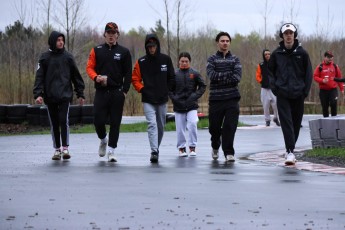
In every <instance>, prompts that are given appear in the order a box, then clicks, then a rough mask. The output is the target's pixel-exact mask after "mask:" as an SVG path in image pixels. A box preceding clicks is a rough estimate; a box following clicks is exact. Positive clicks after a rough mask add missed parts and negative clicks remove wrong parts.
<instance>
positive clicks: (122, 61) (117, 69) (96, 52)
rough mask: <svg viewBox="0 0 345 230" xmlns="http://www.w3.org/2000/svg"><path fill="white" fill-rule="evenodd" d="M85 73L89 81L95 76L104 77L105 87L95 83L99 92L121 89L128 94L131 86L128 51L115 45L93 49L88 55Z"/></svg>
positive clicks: (130, 60)
mask: <svg viewBox="0 0 345 230" xmlns="http://www.w3.org/2000/svg"><path fill="white" fill-rule="evenodd" d="M86 72H87V74H88V75H89V76H90V78H91V79H93V80H95V77H96V76H97V75H106V76H107V77H108V79H107V86H106V87H104V86H102V85H101V84H100V83H97V82H96V81H94V82H95V88H96V89H101V90H108V89H118V88H120V89H122V90H123V91H124V92H125V93H127V92H128V90H129V87H130V85H131V73H132V57H131V54H130V52H129V50H128V49H127V48H126V47H123V46H121V45H119V44H118V43H116V44H115V45H113V46H109V45H108V44H107V43H104V44H102V45H98V46H96V47H94V48H93V49H92V50H91V52H90V55H89V60H88V62H87V66H86Z"/></svg>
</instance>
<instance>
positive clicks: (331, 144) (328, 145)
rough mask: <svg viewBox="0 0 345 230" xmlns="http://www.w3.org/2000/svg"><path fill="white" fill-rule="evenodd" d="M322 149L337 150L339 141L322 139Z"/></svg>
mask: <svg viewBox="0 0 345 230" xmlns="http://www.w3.org/2000/svg"><path fill="white" fill-rule="evenodd" d="M323 146H324V148H338V147H341V145H340V141H338V140H337V139H323Z"/></svg>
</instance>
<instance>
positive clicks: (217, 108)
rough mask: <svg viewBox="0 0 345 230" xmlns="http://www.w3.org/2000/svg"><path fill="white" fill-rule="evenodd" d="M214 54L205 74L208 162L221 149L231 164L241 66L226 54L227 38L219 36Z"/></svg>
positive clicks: (225, 33)
mask: <svg viewBox="0 0 345 230" xmlns="http://www.w3.org/2000/svg"><path fill="white" fill-rule="evenodd" d="M215 41H216V43H217V46H218V51H217V52H216V53H215V54H213V55H211V56H210V57H209V58H208V59H207V66H206V73H207V77H208V78H209V80H210V93H209V98H208V100H209V116H208V119H209V133H210V134H211V147H212V152H211V155H212V158H213V159H214V160H217V159H218V157H219V148H220V147H222V150H223V153H224V157H225V161H227V162H234V161H235V149H234V139H235V133H236V130H237V125H238V118H239V115H240V107H239V101H240V99H241V95H240V91H239V88H238V84H239V83H240V81H241V78H242V65H241V63H240V60H239V58H238V57H236V56H235V55H233V54H232V53H231V52H230V50H229V49H230V44H231V37H230V35H229V34H228V33H227V32H220V33H218V34H217V36H216V39H215Z"/></svg>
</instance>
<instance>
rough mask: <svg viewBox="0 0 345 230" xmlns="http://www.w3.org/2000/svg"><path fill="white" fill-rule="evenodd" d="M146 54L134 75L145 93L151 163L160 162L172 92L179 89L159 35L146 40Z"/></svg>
mask: <svg viewBox="0 0 345 230" xmlns="http://www.w3.org/2000/svg"><path fill="white" fill-rule="evenodd" d="M145 50H146V55H145V56H143V57H141V58H139V59H138V60H137V61H136V63H135V66H134V69H133V73H132V84H133V86H134V88H135V90H136V91H138V93H141V101H142V102H143V107H144V113H145V117H146V121H147V123H148V127H147V132H148V138H149V142H150V148H151V157H150V161H151V162H152V163H157V162H158V158H159V146H160V144H161V141H162V138H163V134H164V127H165V122H166V113H167V102H168V92H169V91H171V90H173V89H174V87H175V71H174V67H173V64H172V61H171V58H170V57H169V56H168V55H166V54H163V53H161V47H160V42H159V39H158V37H157V35H156V34H148V35H146V38H145Z"/></svg>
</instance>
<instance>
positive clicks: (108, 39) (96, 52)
mask: <svg viewBox="0 0 345 230" xmlns="http://www.w3.org/2000/svg"><path fill="white" fill-rule="evenodd" d="M119 36H120V33H119V29H118V26H117V25H116V23H114V22H109V23H107V24H106V26H105V31H104V37H105V43H104V44H101V45H98V46H96V47H94V48H92V50H91V52H90V55H89V60H88V62H87V66H86V72H87V74H88V75H89V77H90V78H91V79H92V80H93V81H94V82H95V88H96V93H95V98H94V125H95V129H96V133H97V136H98V138H99V139H100V140H101V143H100V146H99V150H98V154H99V156H100V157H104V156H105V155H106V149H107V144H108V153H107V155H108V161H110V162H116V161H117V160H116V158H115V155H114V151H115V148H116V147H117V142H118V139H119V132H120V124H121V120H122V112H123V106H124V102H125V97H126V94H127V92H128V90H129V87H130V84H131V72H132V58H131V54H130V52H129V50H128V49H127V48H125V47H123V46H121V45H119V44H118V42H117V40H118V38H119ZM108 118H109V125H110V130H109V142H108V138H107V132H106V126H105V125H106V123H107V120H108Z"/></svg>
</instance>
